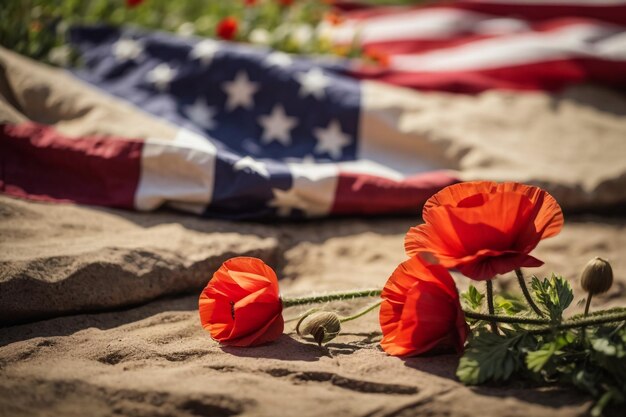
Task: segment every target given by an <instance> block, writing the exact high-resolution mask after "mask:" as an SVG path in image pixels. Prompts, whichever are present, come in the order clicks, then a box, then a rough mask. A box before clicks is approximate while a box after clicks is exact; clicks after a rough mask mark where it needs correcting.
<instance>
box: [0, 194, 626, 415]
mask: <svg viewBox="0 0 626 417" xmlns="http://www.w3.org/2000/svg"><path fill="white" fill-rule="evenodd" d="M0 214H1V216H2V220H1V221H0V236H1V239H0V308H1V309H2V312H1V314H0V317H2V320H3V321H4V322H11V321H17V320H27V319H31V318H34V317H38V318H41V317H43V316H46V317H52V316H54V315H66V314H68V313H71V312H76V311H79V310H90V311H92V312H93V313H92V314H84V313H81V314H75V315H70V316H65V317H57V318H53V319H49V320H45V321H39V322H34V323H31V324H22V325H15V326H12V327H5V328H4V329H2V331H1V332H0V346H2V347H0V415H2V416H26V415H42V416H61V415H62V416H85V415H89V416H108V415H130V416H232V415H255V416H258V415H261V416H282V415H285V416H293V415H298V416H301V417H304V416H319V415H327V416H328V415H342V416H380V417H382V416H405V415H416V414H424V415H453V416H475V415H476V412H477V410H481V411H480V412H481V413H482V414H484V415H498V416H528V415H541V416H570V415H578V414H580V413H582V412H583V411H584V410H585V409H586V407H588V406H589V404H590V402H589V400H588V399H587V398H586V397H583V396H580V395H579V394H578V393H577V392H574V391H568V390H564V391H561V390H554V389H528V388H520V387H504V388H502V387H482V388H475V389H470V388H467V387H464V386H462V385H461V384H459V383H458V382H457V381H456V380H455V378H454V370H455V367H456V361H457V359H456V357H455V356H450V355H447V356H436V357H424V358H413V359H409V360H401V359H398V358H393V357H389V356H387V355H385V354H384V353H383V352H382V351H381V350H380V348H379V346H378V340H379V338H380V335H379V334H378V333H377V332H376V330H377V322H376V315H375V314H372V315H370V316H368V317H366V318H365V319H363V320H361V321H357V322H351V323H346V325H345V327H344V333H343V335H342V336H340V337H339V338H337V339H335V341H333V342H332V343H330V344H329V345H328V350H321V349H319V348H318V347H317V346H316V345H314V344H311V343H308V342H303V341H302V340H300V339H298V338H297V337H296V336H295V335H294V334H293V332H292V327H291V326H290V325H288V327H287V330H288V331H289V332H291V333H289V334H287V335H285V336H283V337H282V338H281V339H280V340H279V341H278V342H276V343H274V344H271V345H268V346H263V347H259V348H253V349H242V348H221V347H220V346H219V345H217V344H216V343H215V342H213V341H211V339H210V338H209V337H208V335H207V334H206V333H205V332H204V331H203V330H202V328H201V327H200V325H199V321H198V317H197V294H198V292H199V288H200V287H202V286H203V285H204V284H205V283H206V281H207V279H208V278H209V277H210V275H211V273H212V272H213V270H214V269H215V268H216V267H217V266H218V265H219V263H220V262H222V261H223V260H224V259H226V258H228V257H230V256H233V255H238V254H247V255H253V256H259V257H262V258H264V259H265V260H266V261H267V262H268V263H270V264H271V265H273V266H275V267H276V268H277V270H278V272H279V276H280V277H282V280H281V288H282V291H283V293H284V294H291V295H296V294H307V293H310V292H312V291H316V292H321V291H326V290H338V289H343V288H355V287H374V286H381V285H382V284H383V283H384V281H385V280H386V278H387V276H388V275H389V273H390V272H391V271H392V270H393V269H394V267H395V266H396V264H397V263H398V262H400V261H401V260H403V259H404V253H403V249H402V242H403V235H404V233H405V232H406V230H407V229H408V227H409V226H410V225H412V224H413V223H415V222H416V219H411V218H401V219H377V220H364V219H361V220H359V219H350V220H348V219H345V220H325V221H316V222H311V223H300V224H290V223H281V224H278V225H269V224H253V223H229V222H222V221H207V220H199V219H195V218H190V217H188V216H179V215H177V214H175V213H158V214H149V215H144V214H138V213H129V212H123V211H114V210H103V209H91V208H85V207H75V206H63V205H47V204H36V203H29V202H24V201H19V200H13V199H9V198H5V197H0ZM625 228H626V221H624V220H621V219H617V220H616V219H613V220H611V219H602V218H594V217H587V218H581V217H577V218H569V219H567V225H566V227H565V229H564V230H563V232H562V233H561V234H560V235H559V236H557V237H556V238H554V239H550V240H547V241H545V242H543V243H542V244H541V245H540V247H539V248H538V250H537V251H536V254H537V256H538V257H539V258H541V259H544V260H546V261H547V264H546V265H545V266H544V267H543V268H541V269H538V270H536V271H533V272H537V273H539V272H541V273H548V272H550V271H552V270H556V271H559V272H561V273H563V274H564V275H566V276H567V277H569V278H570V279H572V280H575V279H576V278H577V276H578V274H579V271H580V269H581V268H582V266H583V265H584V264H585V263H586V262H587V260H588V259H589V258H590V257H592V256H595V255H603V256H607V257H609V258H610V259H611V260H612V262H613V266H614V269H615V275H616V278H617V279H618V282H617V285H615V286H614V288H613V290H612V291H611V292H610V293H609V294H608V295H607V296H606V297H604V298H602V299H600V298H599V299H598V304H600V303H604V304H616V303H620V302H621V303H623V302H624V299H625V297H624V286H625V284H626V279H625V278H626V261H625V260H624V259H626V258H625V257H624V254H625V252H626V249H625V248H626V233H624V231H625V230H624V229H625ZM458 282H459V285H460V286H464V285H465V284H466V283H467V280H465V279H463V278H460V279H459V280H458ZM498 282H499V283H500V284H501V285H503V286H507V285H508V284H509V283H512V282H513V279H512V277H504V278H502V279H500V280H499V281H498ZM184 292H186V293H191V295H180V296H171V294H177V293H178V294H180V293H184ZM166 294H170V296H169V297H167V298H160V299H156V298H157V297H160V296H163V295H166ZM579 296H582V293H579ZM154 299H156V300H154ZM148 300H154V301H152V302H149V303H148V304H145V305H143V306H139V307H134V308H129V307H128V306H129V305H131V304H137V303H140V302H145V301H148ZM125 306H126V307H125ZM337 308H338V309H340V310H341V311H347V310H346V309H347V308H348V305H347V304H338V305H337ZM96 310H109V311H103V312H100V313H95V311H96ZM296 314H297V311H287V315H288V316H292V315H294V316H295V315H296Z"/></svg>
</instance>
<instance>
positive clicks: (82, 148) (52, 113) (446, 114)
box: [0, 27, 626, 219]
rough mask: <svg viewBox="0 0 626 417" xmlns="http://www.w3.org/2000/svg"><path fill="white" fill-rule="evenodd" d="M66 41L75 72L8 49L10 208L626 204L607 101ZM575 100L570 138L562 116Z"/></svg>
mask: <svg viewBox="0 0 626 417" xmlns="http://www.w3.org/2000/svg"><path fill="white" fill-rule="evenodd" d="M71 42H72V44H73V45H75V46H76V47H77V48H78V49H79V50H80V51H81V55H82V59H83V62H84V67H83V68H81V69H78V70H75V71H73V72H71V73H68V72H64V71H61V70H58V69H52V68H49V67H46V66H43V65H41V64H37V63H34V62H32V61H30V60H27V59H25V58H23V57H20V56H17V55H15V54H13V53H11V52H9V51H6V50H2V49H0V66H1V67H2V69H3V71H2V72H1V73H0V95H1V97H2V100H0V122H1V127H0V155H1V159H0V161H1V162H2V169H1V171H0V172H1V173H0V175H1V176H0V189H1V190H2V191H3V192H4V193H7V194H9V195H14V196H20V197H25V198H34V199H41V200H47V201H68V202H77V203H83V204H94V205H103V206H113V207H123V208H130V209H136V210H153V209H156V208H158V207H162V206H169V207H173V208H176V209H179V210H185V211H189V212H193V213H197V214H200V215H204V216H209V217H220V218H235V219H242V218H275V217H288V218H301V217H311V216H327V215H337V214H391V213H418V212H419V208H420V206H421V205H422V204H423V202H424V201H425V200H426V199H427V198H428V197H430V196H431V195H432V194H433V193H434V192H436V191H438V190H439V189H441V188H442V187H444V186H446V185H449V184H451V183H454V182H457V181H459V180H470V179H491V180H498V181H505V180H515V181H524V182H529V183H533V184H537V185H541V186H543V187H545V188H547V189H548V190H549V191H550V192H551V193H553V194H554V195H555V197H557V199H559V201H560V203H561V204H562V205H563V206H564V207H565V208H566V209H571V210H604V209H606V208H609V207H614V206H619V205H623V204H625V203H626V174H625V173H626V160H625V159H624V158H623V155H624V152H625V151H626V148H625V145H624V141H623V135H620V134H619V132H626V124H625V122H624V120H623V119H620V118H616V117H614V116H613V114H612V113H610V112H609V113H607V114H599V115H598V114H586V113H584V112H585V110H584V107H585V105H586V104H587V103H591V102H597V103H603V105H604V104H606V103H611V106H612V108H617V109H621V108H626V101H625V100H624V98H623V96H621V95H620V94H617V93H614V92H611V91H608V90H603V89H598V88H591V87H590V88H586V87H580V88H579V89H574V90H568V91H566V92H564V93H562V94H563V95H547V94H521V95H520V94H517V93H512V92H495V91H494V92H488V93H483V94H478V95H475V96H462V95H450V94H445V93H421V92H417V91H414V90H410V89H406V88H397V87H394V86H391V85H389V84H382V83H378V82H375V81H370V80H366V79H358V78H355V77H354V76H353V71H354V67H353V63H351V62H348V61H344V60H338V59H321V58H312V57H296V56H291V55H286V54H283V53H280V52H276V51H272V50H269V49H265V48H258V47H252V46H249V45H241V44H234V43H229V42H218V41H214V40H209V39H197V38H189V37H187V38H182V37H176V36H173V35H169V34H164V33H145V32H141V31H137V30H133V29H126V28H121V29H117V28H110V27H78V28H75V29H74V30H72V31H71ZM609 81H610V80H609ZM568 97H573V98H574V99H575V100H574V101H573V102H574V103H576V100H578V102H581V107H582V108H579V107H576V112H578V113H575V114H585V115H586V117H584V118H580V119H579V120H576V123H575V124H572V115H571V114H570V113H568V112H567V111H555V103H559V102H560V101H564V100H565V101H566V100H567V99H568ZM567 103H570V101H567ZM568 106H569V104H568ZM565 110H567V106H566V108H565ZM618 111H621V110H618ZM533 126H536V128H533ZM598 132H601V134H598ZM591 138H593V140H591ZM607 149H611V150H613V151H612V152H607V151H606V150H607Z"/></svg>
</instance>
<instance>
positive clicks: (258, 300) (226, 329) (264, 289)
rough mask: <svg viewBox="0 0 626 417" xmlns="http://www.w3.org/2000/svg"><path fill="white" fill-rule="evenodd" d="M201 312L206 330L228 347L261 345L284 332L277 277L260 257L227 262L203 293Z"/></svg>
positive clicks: (241, 258)
mask: <svg viewBox="0 0 626 417" xmlns="http://www.w3.org/2000/svg"><path fill="white" fill-rule="evenodd" d="M199 311H200V321H201V322H202V327H204V328H205V329H206V330H207V331H208V332H209V333H211V337H212V338H213V339H215V340H217V341H218V342H220V343H222V344H225V345H230V346H254V345H260V344H263V343H267V342H271V341H274V340H276V339H278V338H279V337H280V335H281V334H282V333H283V328H284V321H283V316H282V311H283V305H282V302H281V300H280V297H279V294H278V280H277V278H276V274H275V273H274V271H273V270H272V268H270V267H269V266H267V265H266V264H265V263H264V262H263V261H262V260H260V259H257V258H247V257H238V258H232V259H229V260H227V261H226V262H224V263H223V264H222V266H221V267H220V268H219V269H218V270H217V272H215V274H213V278H211V281H209V283H208V284H207V286H206V287H205V288H204V290H203V291H202V293H201V294H200V300H199Z"/></svg>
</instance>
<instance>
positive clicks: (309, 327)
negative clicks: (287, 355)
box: [296, 311, 341, 346]
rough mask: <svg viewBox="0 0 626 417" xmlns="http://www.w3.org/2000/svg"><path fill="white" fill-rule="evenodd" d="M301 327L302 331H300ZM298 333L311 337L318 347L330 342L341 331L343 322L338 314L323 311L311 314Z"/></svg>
mask: <svg viewBox="0 0 626 417" xmlns="http://www.w3.org/2000/svg"><path fill="white" fill-rule="evenodd" d="M300 325H301V326H302V330H300ZM296 331H297V332H298V334H299V335H306V334H308V335H311V336H313V339H314V340H315V341H316V342H317V344H318V345H320V346H322V343H326V342H330V341H331V340H333V339H334V338H335V337H336V336H337V335H338V334H339V332H340V331H341V321H340V320H339V316H337V314H335V313H332V312H330V311H321V312H319V313H314V314H311V315H310V316H307V317H305V318H304V320H303V321H302V322H301V323H299V325H298V327H297V328H296Z"/></svg>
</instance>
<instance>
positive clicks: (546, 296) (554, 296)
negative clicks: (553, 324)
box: [531, 274, 574, 321]
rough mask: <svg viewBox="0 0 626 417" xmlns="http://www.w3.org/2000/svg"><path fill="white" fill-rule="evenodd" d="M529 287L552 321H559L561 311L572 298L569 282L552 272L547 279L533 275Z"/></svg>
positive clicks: (561, 315)
mask: <svg viewBox="0 0 626 417" xmlns="http://www.w3.org/2000/svg"><path fill="white" fill-rule="evenodd" d="M531 288H532V290H533V293H534V296H535V298H536V299H537V301H538V302H539V304H541V305H542V306H543V308H544V310H545V311H546V312H547V313H548V314H549V315H550V319H551V320H552V321H561V319H562V318H563V311H565V309H566V308H567V307H569V305H570V304H571V303H572V301H573V300H574V293H573V291H572V287H571V285H570V284H569V282H567V280H565V279H564V278H563V277H562V276H557V275H555V274H552V276H551V277H550V278H549V279H548V278H544V279H543V281H541V280H540V279H539V278H537V277H535V276H533V277H532V283H531Z"/></svg>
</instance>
